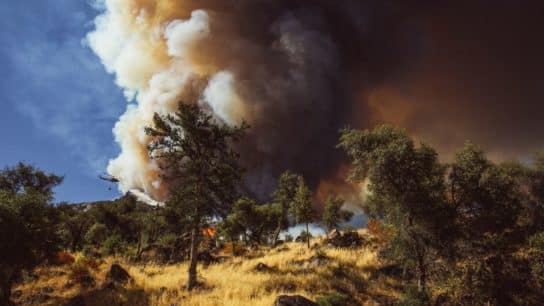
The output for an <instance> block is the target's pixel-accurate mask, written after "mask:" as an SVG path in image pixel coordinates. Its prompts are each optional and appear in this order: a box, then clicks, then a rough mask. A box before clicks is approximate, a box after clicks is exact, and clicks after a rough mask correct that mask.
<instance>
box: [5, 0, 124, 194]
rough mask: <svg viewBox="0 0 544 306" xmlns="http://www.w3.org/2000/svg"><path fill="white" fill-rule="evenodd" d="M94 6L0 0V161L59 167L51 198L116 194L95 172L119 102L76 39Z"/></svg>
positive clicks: (110, 148)
mask: <svg viewBox="0 0 544 306" xmlns="http://www.w3.org/2000/svg"><path fill="white" fill-rule="evenodd" d="M97 14H98V11H97V10H96V9H95V8H93V6H92V4H91V3H90V2H87V1H74V0H51V1H43V0H23V1H13V0H8V1H1V2H0V28H1V29H2V30H1V31H0V67H2V70H3V71H2V76H1V77H0V105H1V110H0V130H1V131H2V134H3V141H2V143H1V144H0V167H5V166H11V165H14V164H16V163H17V162H19V161H23V162H26V163H30V164H33V165H35V166H36V167H38V168H40V169H43V170H46V171H49V172H54V173H56V174H60V175H64V176H65V180H64V183H63V184H62V185H61V186H59V187H57V188H56V200H57V201H69V202H81V201H89V200H97V199H111V198H115V197H117V196H119V193H118V191H117V188H116V187H115V186H112V188H111V190H109V185H108V184H107V183H106V182H102V181H100V180H98V178H97V175H98V174H100V173H102V172H104V171H105V167H106V165H107V162H108V160H109V159H110V158H112V157H115V156H116V155H117V154H118V150H119V149H118V147H117V145H116V144H115V142H114V139H113V135H112V132H111V129H112V127H113V125H114V123H115V122H116V121H117V118H118V117H119V115H120V114H121V113H123V112H124V110H125V107H126V103H125V102H124V101H125V99H124V98H123V94H122V91H121V90H120V89H119V88H118V87H117V86H115V83H114V80H113V76H111V75H109V74H107V73H106V71H105V69H104V67H103V66H102V64H101V63H100V61H99V59H98V58H97V57H96V55H94V53H92V51H91V50H90V49H89V48H88V47H87V46H86V45H85V42H84V40H83V39H84V38H85V35H86V33H87V32H89V31H90V30H91V29H92V28H93V27H94V25H93V19H94V17H95V16H96V15H97Z"/></svg>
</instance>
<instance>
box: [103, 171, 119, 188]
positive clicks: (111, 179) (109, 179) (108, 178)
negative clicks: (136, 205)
mask: <svg viewBox="0 0 544 306" xmlns="http://www.w3.org/2000/svg"><path fill="white" fill-rule="evenodd" d="M98 178H99V179H101V180H103V181H107V182H110V183H119V179H118V178H116V177H114V176H112V175H109V174H100V175H99V176H98ZM108 190H111V185H110V186H109V187H108Z"/></svg>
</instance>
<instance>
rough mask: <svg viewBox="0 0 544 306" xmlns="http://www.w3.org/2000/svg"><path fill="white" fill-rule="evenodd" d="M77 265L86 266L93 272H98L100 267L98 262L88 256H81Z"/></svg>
mask: <svg viewBox="0 0 544 306" xmlns="http://www.w3.org/2000/svg"><path fill="white" fill-rule="evenodd" d="M76 263H77V264H79V265H82V266H85V267H87V268H90V269H92V270H95V271H96V270H98V267H99V266H100V263H99V262H98V260H96V259H95V258H92V257H88V256H80V257H78V258H77V260H76Z"/></svg>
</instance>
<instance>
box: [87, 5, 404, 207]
mask: <svg viewBox="0 0 544 306" xmlns="http://www.w3.org/2000/svg"><path fill="white" fill-rule="evenodd" d="M330 3H331V2H330V1H315V2H312V3H310V2H307V1H277V0H273V1H272V0H270V1H249V0H247V1H190V0H186V1H174V0H161V1H155V0H137V1H134V0H106V1H105V2H104V4H105V11H104V12H103V14H102V15H100V16H99V17H97V18H96V21H95V23H96V29H95V30H94V31H93V32H92V33H89V35H88V41H89V44H90V46H91V48H92V49H93V50H94V52H95V53H96V54H97V55H98V56H99V57H100V59H101V60H102V62H103V64H104V66H105V67H106V69H107V70H108V71H109V72H110V73H114V74H115V76H116V82H117V84H118V85H119V86H120V87H122V88H123V89H124V91H125V95H126V97H127V99H128V100H129V101H132V100H133V99H135V103H130V104H129V105H128V108H127V111H126V113H125V114H124V115H122V116H121V118H119V121H118V122H117V124H116V125H115V128H114V134H115V139H116V141H117V142H118V143H119V145H120V146H121V153H120V155H119V156H118V157H117V158H115V159H114V160H112V161H111V162H110V164H109V166H108V172H109V173H110V174H111V175H113V176H114V177H116V178H118V179H119V180H120V187H121V189H122V190H123V191H128V190H130V189H140V190H143V191H145V192H146V193H148V194H150V195H152V196H153V197H154V198H156V199H158V200H161V199H164V197H165V196H166V190H165V188H164V183H163V182H161V176H160V173H159V168H158V167H157V164H156V163H155V162H154V161H153V160H151V159H150V158H149V157H148V154H147V151H146V145H147V144H148V142H149V140H150V139H149V137H148V136H146V135H145V133H144V130H143V129H144V127H145V126H148V125H150V124H151V123H152V117H153V114H154V113H155V112H157V113H160V114H166V113H169V112H172V111H174V110H175V109H176V107H177V103H178V102H179V101H185V102H187V103H199V104H200V105H201V106H202V107H204V108H205V109H207V110H209V111H210V112H211V113H212V114H213V115H214V116H215V118H216V119H217V120H219V121H222V122H224V123H226V124H239V123H241V122H242V120H246V121H248V122H249V123H250V125H251V126H252V129H251V131H250V133H249V134H250V135H249V136H248V137H247V139H246V140H245V141H244V142H243V143H242V144H241V145H240V147H239V150H240V151H241V153H242V159H243V162H244V165H245V167H246V169H247V170H248V173H247V179H246V181H247V184H248V186H249V188H250V190H252V191H253V192H254V193H255V194H257V195H259V196H262V195H266V194H267V193H268V192H269V191H270V189H271V188H272V187H273V184H274V181H275V180H276V177H277V175H278V174H279V173H280V172H282V171H284V170H287V169H291V170H293V171H297V172H299V173H302V174H304V175H305V177H306V178H307V179H308V180H309V181H310V183H311V184H312V185H314V186H316V185H317V184H318V183H319V181H320V180H321V179H323V178H326V177H327V176H328V175H330V174H332V173H335V172H336V169H335V167H336V166H337V165H338V162H339V160H340V158H339V157H338V152H336V151H335V150H334V144H335V142H336V139H337V136H338V135H337V133H338V129H339V128H341V127H342V126H343V125H345V124H347V123H349V120H350V117H351V115H350V111H351V109H352V105H353V103H354V101H355V99H354V97H353V96H351V93H352V92H354V88H355V87H358V88H360V87H361V86H362V85H363V84H364V83H369V82H371V81H374V80H371V79H370V77H369V75H371V74H372V71H371V68H372V67H376V66H380V65H381V64H378V63H377V62H378V61H379V62H385V61H384V60H385V58H384V56H382V55H379V56H375V55H376V54H372V53H373V52H374V51H373V50H372V48H368V47H367V46H366V45H365V44H366V43H370V42H371V41H372V40H373V39H375V37H373V35H377V33H374V32H373V31H376V30H375V29H373V28H374V26H377V25H375V24H373V22H374V21H373V20H374V19H373V18H375V17H374V16H372V15H371V14H370V13H371V12H376V13H379V12H380V11H381V10H382V9H383V8H380V7H378V6H372V5H370V4H369V3H366V4H364V5H363V4H361V3H360V2H359V1H346V2H345V3H344V4H342V5H338V4H330ZM379 31H381V33H380V35H384V34H388V33H383V32H382V31H385V32H387V31H390V32H391V33H390V39H395V37H394V32H395V29H385V30H384V29H381V28H380V29H379ZM388 43H390V42H388ZM374 47H376V45H374ZM385 57H387V56H385ZM370 61H373V63H372V64H369V62H370ZM365 62H366V63H365ZM382 72H383V71H382ZM358 78H360V79H358Z"/></svg>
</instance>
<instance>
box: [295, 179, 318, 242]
mask: <svg viewBox="0 0 544 306" xmlns="http://www.w3.org/2000/svg"><path fill="white" fill-rule="evenodd" d="M291 211H292V214H293V216H294V217H295V221H296V222H297V223H302V224H305V225H306V232H307V233H310V229H309V226H308V224H309V223H310V222H312V221H313V220H314V217H315V210H314V206H313V201H312V192H311V191H310V188H308V186H307V185H306V183H305V182H304V179H303V178H302V177H299V178H298V182H297V189H296V193H295V198H294V201H293V204H292V206H291ZM306 243H307V244H308V248H310V237H309V236H307V239H306Z"/></svg>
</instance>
